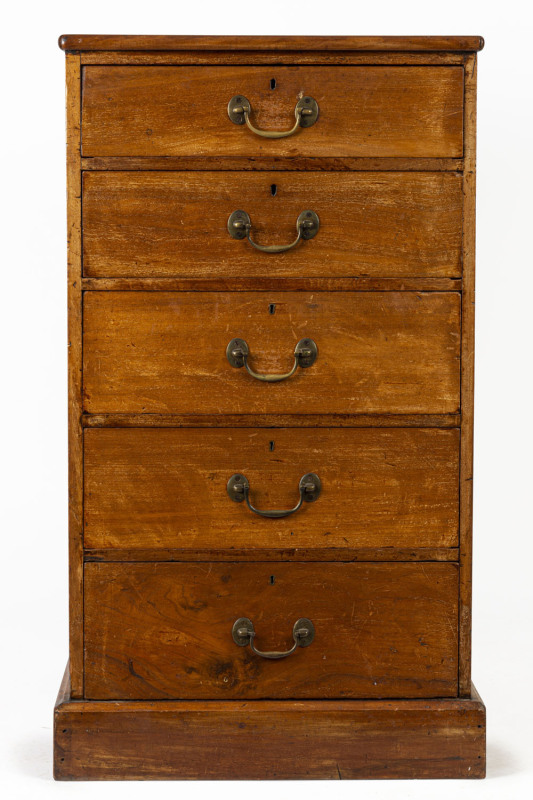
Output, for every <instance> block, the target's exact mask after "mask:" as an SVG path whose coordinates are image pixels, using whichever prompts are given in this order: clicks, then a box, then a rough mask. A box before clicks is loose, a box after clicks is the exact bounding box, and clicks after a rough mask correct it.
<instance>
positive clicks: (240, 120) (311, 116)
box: [228, 94, 318, 139]
mask: <svg viewBox="0 0 533 800" xmlns="http://www.w3.org/2000/svg"><path fill="white" fill-rule="evenodd" d="M251 113H252V105H251V103H250V101H249V100H247V99H246V97H243V95H240V94H236V95H235V96H234V97H232V98H231V100H230V101H229V103H228V117H229V118H230V120H231V121H232V122H233V123H235V125H246V126H247V127H248V128H249V129H250V130H251V131H252V133H255V134H257V136H262V137H263V138H264V139H285V137H287V136H292V135H293V133H296V131H297V130H298V128H310V127H311V125H314V124H315V122H316V121H317V119H318V103H317V101H316V100H314V99H313V98H312V97H302V98H300V100H298V102H297V103H296V106H295V107H294V116H295V118H296V122H295V123H294V125H293V127H292V128H291V129H290V130H288V131H262V130H260V129H259V128H256V127H255V126H254V125H252V123H251V122H250V114H251Z"/></svg>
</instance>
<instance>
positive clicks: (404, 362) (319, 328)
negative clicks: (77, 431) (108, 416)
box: [83, 291, 460, 414]
mask: <svg viewBox="0 0 533 800" xmlns="http://www.w3.org/2000/svg"><path fill="white" fill-rule="evenodd" d="M83 314H84V320H83V327H84V335H83V362H84V367H83V382H84V410H85V411H86V412H89V413H107V412H108V413H113V412H117V413H143V412H145V413H185V414H186V413H203V414H226V413H243V414H246V413H249V414H252V413H257V414H262V413H269V414H276V413H283V414H295V413H298V414H302V413H303V414H305V413H315V414H320V413H324V414H326V413H350V414H355V413H393V414H416V413H420V414H426V413H428V414H447V413H455V412H457V411H458V408H459V357H460V341H459V340H460V295H459V294H457V293H455V292H450V293H441V292H430V293H420V292H360V293H358V292H342V293H341V292H314V293H309V292H268V293H267V292H234V293H232V292H142V291H138V292H99V291H94V292H93V291H91V292H86V293H85V295H84V310H83ZM234 338H240V339H241V343H240V344H238V343H237V345H235V347H234V345H232V346H231V347H230V359H231V360H232V361H233V363H236V364H238V363H240V364H241V365H242V366H241V367H240V368H235V367H234V366H232V365H231V364H230V361H228V357H227V346H228V345H229V343H230V342H233V339H234ZM243 341H244V342H245V343H246V347H247V348H248V356H247V359H246V362H247V366H248V367H249V368H250V369H251V370H252V371H253V372H254V373H255V374H256V375H265V374H267V375H280V374H282V375H283V374H287V372H288V371H289V370H290V369H291V368H293V367H294V365H295V364H300V363H303V364H306V363H309V360H308V358H307V355H306V354H309V353H311V350H310V347H311V345H310V344H309V342H315V344H316V346H317V348H318V356H317V358H316V360H315V361H314V363H313V364H312V365H311V366H307V367H302V368H300V367H299V366H297V368H296V371H295V372H294V374H293V375H292V377H290V378H288V379H287V380H283V381H280V382H277V383H269V382H265V381H262V380H258V379H257V378H254V377H252V375H250V374H248V373H247V372H246V366H245V365H243V361H244V360H245V359H244V357H242V358H241V357H239V358H234V357H233V356H232V355H231V353H233V352H236V353H237V354H238V353H241V355H242V353H244V350H243V348H245V345H243V344H242V342H243ZM299 342H304V343H307V344H305V345H302V347H303V356H302V359H300V357H296V356H295V355H294V353H295V349H296V346H297V345H298V344H299ZM239 348H240V349H239ZM311 360H312V359H311Z"/></svg>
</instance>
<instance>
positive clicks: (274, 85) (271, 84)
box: [270, 78, 276, 89]
mask: <svg viewBox="0 0 533 800" xmlns="http://www.w3.org/2000/svg"><path fill="white" fill-rule="evenodd" d="M270 88H271V89H275V88H276V79H275V78H271V79H270Z"/></svg>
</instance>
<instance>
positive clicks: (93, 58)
mask: <svg viewBox="0 0 533 800" xmlns="http://www.w3.org/2000/svg"><path fill="white" fill-rule="evenodd" d="M468 55H469V54H468V52H460V51H458V52H456V51H454V50H448V51H443V50H440V51H439V50H437V51H434V52H429V51H425V52H424V51H420V52H413V51H409V52H402V51H397V52H392V51H381V52H378V51H376V50H374V51H368V52H365V51H364V50H362V51H357V50H329V51H326V50H323V51H317V50H287V51H285V52H284V51H278V52H275V51H272V50H236V51H235V52H233V51H229V50H92V51H91V50H88V51H83V50H82V51H80V58H81V63H82V65H85V64H132V65H139V66H140V65H145V66H148V65H151V66H153V65H158V64H159V65H162V64H176V65H178V64H194V65H201V64H221V65H222V64H223V65H225V66H227V65H228V64H232V65H233V64H239V65H242V64H253V65H254V66H258V65H262V64H272V65H276V66H279V65H280V64H289V65H290V64H307V65H312V66H322V65H330V64H338V65H341V66H348V65H369V64H372V65H375V64H380V65H393V66H407V65H409V66H422V65H424V66H432V65H436V64H440V65H446V64H454V65H455V64H459V65H462V64H464V63H465V61H466V59H467V58H468Z"/></svg>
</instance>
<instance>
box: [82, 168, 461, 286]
mask: <svg viewBox="0 0 533 800" xmlns="http://www.w3.org/2000/svg"><path fill="white" fill-rule="evenodd" d="M462 208H463V188H462V178H461V176H460V175H458V174H455V173H438V172H433V173H431V172H428V173H422V172H420V173H416V172H336V173H331V172H330V173H322V174H320V173H316V172H310V173H298V172H297V173H294V172H281V173H280V172H260V173H253V172H244V173H232V172H223V173H220V172H86V173H85V175H84V181H83V265H84V274H85V275H87V276H92V277H102V276H104V277H165V276H174V277H222V278H234V279H235V285H236V286H237V287H238V284H239V278H242V277H257V276H269V277H274V276H276V277H293V276H308V277H354V276H366V275H369V276H381V277H459V276H460V275H461V247H462ZM308 209H310V210H312V211H314V212H315V213H316V214H317V215H318V217H319V220H320V228H319V231H318V233H317V235H316V236H314V238H313V239H311V240H309V241H302V242H300V243H299V244H297V245H296V246H295V247H294V248H291V249H290V250H288V251H286V252H282V253H265V252H261V251H259V250H257V249H254V247H253V246H252V245H251V244H250V243H249V242H247V241H246V240H242V241H239V240H236V239H234V238H232V237H231V236H230V234H229V233H228V219H229V216H230V214H232V212H234V211H236V210H244V211H246V212H247V214H248V215H249V217H250V220H251V224H252V227H251V234H250V235H251V238H252V240H253V241H255V242H256V243H258V244H259V245H261V246H267V247H268V246H272V245H276V246H285V245H288V244H290V243H291V242H293V241H294V240H295V237H296V220H297V219H298V216H299V214H300V213H301V212H302V211H305V210H308Z"/></svg>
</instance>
